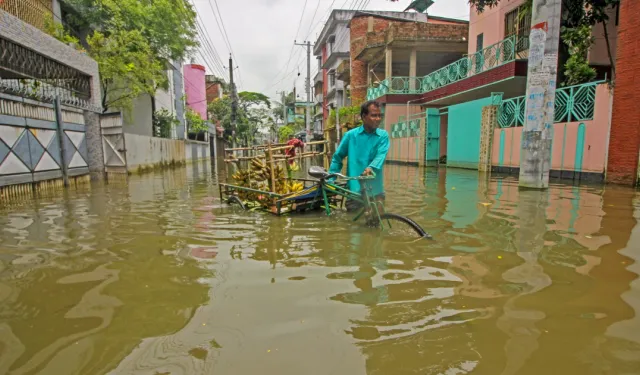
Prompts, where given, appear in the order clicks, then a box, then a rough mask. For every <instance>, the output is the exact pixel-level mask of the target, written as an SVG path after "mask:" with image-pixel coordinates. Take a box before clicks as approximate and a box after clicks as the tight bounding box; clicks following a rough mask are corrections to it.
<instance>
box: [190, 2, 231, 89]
mask: <svg viewBox="0 0 640 375" xmlns="http://www.w3.org/2000/svg"><path fill="white" fill-rule="evenodd" d="M193 7H194V10H195V13H196V16H197V19H196V26H197V28H198V30H197V31H198V34H199V35H200V38H201V40H202V41H203V43H202V44H201V47H202V48H203V49H204V50H205V52H207V48H209V51H208V53H209V54H210V55H211V57H212V58H213V64H214V65H216V68H217V69H218V71H219V73H218V74H220V75H221V76H222V77H223V79H224V69H223V67H224V64H223V63H222V59H221V58H220V55H219V54H218V51H217V50H216V48H215V47H214V46H213V44H212V42H211V40H210V39H209V36H208V33H209V31H208V30H207V27H206V25H205V23H204V21H202V17H200V13H198V10H197V8H196V7H195V5H193ZM203 57H204V56H203ZM205 63H206V60H205ZM207 65H208V66H209V64H207ZM209 69H211V70H212V73H215V69H212V68H211V66H209Z"/></svg>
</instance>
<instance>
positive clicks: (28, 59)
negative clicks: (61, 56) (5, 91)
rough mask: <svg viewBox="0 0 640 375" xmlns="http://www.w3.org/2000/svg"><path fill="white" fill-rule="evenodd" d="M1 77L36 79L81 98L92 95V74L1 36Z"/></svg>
mask: <svg viewBox="0 0 640 375" xmlns="http://www.w3.org/2000/svg"><path fill="white" fill-rule="evenodd" d="M0 69H2V73H0V74H2V75H1V76H0V78H2V79H11V78H14V79H21V80H34V81H39V82H41V83H43V84H45V85H49V86H54V87H59V88H62V89H64V90H67V91H69V92H70V93H72V94H73V95H74V96H78V97H80V98H81V99H88V98H90V97H91V76H89V75H87V74H83V73H81V72H80V71H78V70H76V69H73V68H71V67H69V66H67V65H64V64H61V63H59V62H57V61H55V60H52V59H50V58H48V57H46V56H44V55H42V54H39V53H37V52H34V51H32V50H30V49H28V48H25V47H23V46H21V45H18V44H16V43H13V42H12V41H10V40H7V39H4V38H1V37H0Z"/></svg>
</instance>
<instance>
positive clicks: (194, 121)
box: [184, 108, 209, 134]
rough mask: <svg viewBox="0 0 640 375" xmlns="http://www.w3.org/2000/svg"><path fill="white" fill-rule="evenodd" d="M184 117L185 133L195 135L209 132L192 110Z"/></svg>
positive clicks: (200, 118) (207, 127)
mask: <svg viewBox="0 0 640 375" xmlns="http://www.w3.org/2000/svg"><path fill="white" fill-rule="evenodd" d="M184 117H185V119H186V121H187V131H188V132H189V133H196V134H197V133H200V132H203V131H207V130H209V126H208V125H207V123H206V122H205V121H204V120H203V119H202V117H200V115H199V114H198V113H196V112H195V111H194V110H193V109H191V108H189V109H188V110H187V112H186V113H185V116H184Z"/></svg>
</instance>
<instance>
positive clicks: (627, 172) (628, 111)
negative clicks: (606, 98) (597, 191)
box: [607, 1, 640, 184]
mask: <svg viewBox="0 0 640 375" xmlns="http://www.w3.org/2000/svg"><path fill="white" fill-rule="evenodd" d="M638 14H640V2H638V1H622V2H621V3H620V18H619V23H618V46H617V53H616V85H615V96H614V99H613V114H612V119H611V135H610V139H609V157H608V167H607V181H608V182H615V183H623V184H633V183H636V182H637V181H638V155H639V153H640V106H638V103H639V102H640V90H638V87H639V86H640V60H639V59H638V55H639V54H640V41H639V40H638V36H637V34H636V33H637V31H638V30H640V18H638Z"/></svg>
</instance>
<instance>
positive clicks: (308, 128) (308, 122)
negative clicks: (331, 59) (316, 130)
mask: <svg viewBox="0 0 640 375" xmlns="http://www.w3.org/2000/svg"><path fill="white" fill-rule="evenodd" d="M294 43H295V41H294ZM295 45H297V46H306V47H307V82H306V90H307V103H306V105H305V108H306V112H305V125H306V132H307V138H311V137H310V136H311V107H310V106H309V104H310V103H311V42H306V43H295ZM308 140H309V139H307V141H308Z"/></svg>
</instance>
